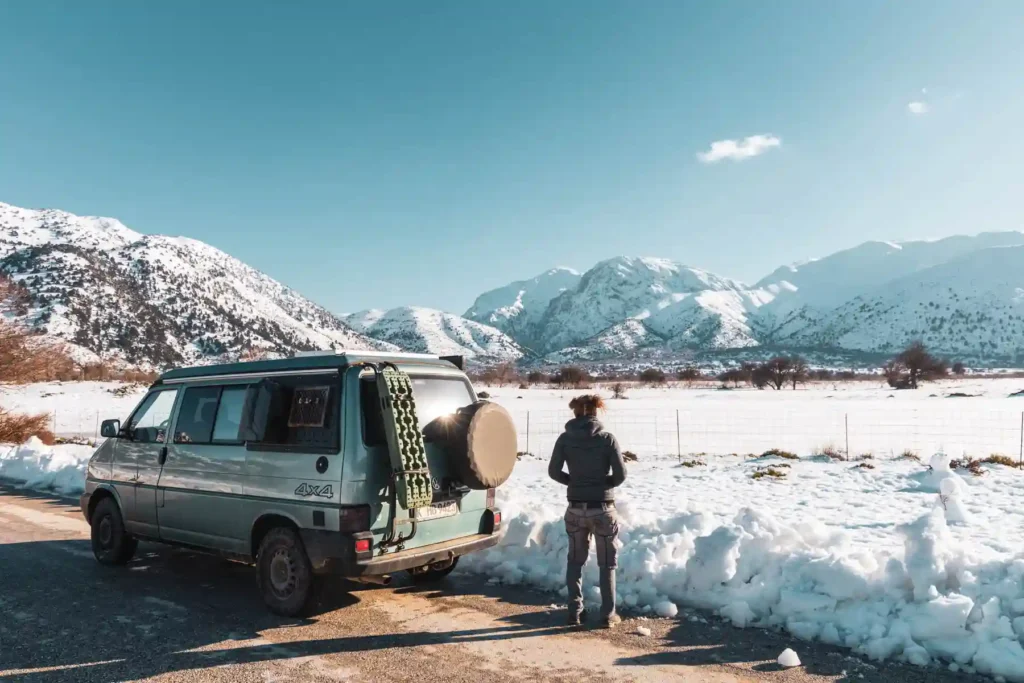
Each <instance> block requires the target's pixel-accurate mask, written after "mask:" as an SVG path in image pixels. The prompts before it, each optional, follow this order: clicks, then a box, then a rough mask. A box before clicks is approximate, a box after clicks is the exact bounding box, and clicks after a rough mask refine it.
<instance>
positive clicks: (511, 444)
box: [427, 401, 517, 490]
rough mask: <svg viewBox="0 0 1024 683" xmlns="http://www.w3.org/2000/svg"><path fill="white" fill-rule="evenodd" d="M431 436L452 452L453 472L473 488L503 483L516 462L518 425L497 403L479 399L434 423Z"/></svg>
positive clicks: (450, 457)
mask: <svg viewBox="0 0 1024 683" xmlns="http://www.w3.org/2000/svg"><path fill="white" fill-rule="evenodd" d="M427 436H428V438H430V439H432V440H436V441H438V442H440V443H441V444H442V445H443V446H444V448H445V450H446V451H447V453H448V458H449V465H450V466H451V468H452V474H454V475H455V477H456V478H457V479H458V480H459V481H461V482H462V483H463V484H465V485H466V486H468V487H469V488H471V489H476V490H483V489H491V488H496V487H498V486H501V485H502V484H504V483H505V482H506V481H508V478H509V477H510V476H512V468H514V467H515V465H516V456H517V443H516V426H515V423H514V422H512V416H511V415H509V413H508V411H507V410H505V409H504V408H502V407H501V406H499V405H498V404H497V403H490V402H487V401H478V402H477V403H473V404H472V405H468V406H466V407H465V408H460V409H459V410H458V411H456V413H455V415H453V416H451V417H449V418H447V419H444V420H437V421H435V422H434V423H432V424H431V425H430V426H429V428H428V430H427Z"/></svg>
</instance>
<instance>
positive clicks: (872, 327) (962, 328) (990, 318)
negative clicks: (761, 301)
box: [791, 245, 1024, 362]
mask: <svg viewBox="0 0 1024 683" xmlns="http://www.w3.org/2000/svg"><path fill="white" fill-rule="evenodd" d="M1022 264H1024V245H1021V246H1007V247H990V248H986V249H979V250H977V251H971V252H968V253H966V254H962V255H960V256H958V257H956V258H954V259H952V260H950V261H949V262H947V263H942V264H940V265H936V266H932V267H930V268H924V269H922V270H920V271H918V272H914V273H912V274H910V275H906V276H904V277H901V278H898V279H896V280H894V281H892V282H887V283H886V284H885V285H883V286H876V287H873V288H871V290H870V291H869V292H866V293H864V294H862V295H860V296H857V297H855V298H853V299H851V300H849V301H847V302H845V303H843V304H842V305H840V306H838V307H836V308H834V309H832V310H830V311H828V312H827V313H825V314H824V315H823V317H822V318H821V320H819V321H818V322H817V323H816V324H815V325H813V326H809V327H807V328H805V329H803V330H802V331H800V332H799V333H798V334H796V335H794V337H793V338H792V340H791V341H792V342H793V343H798V344H801V345H804V346H812V347H819V346H821V347H832V348H847V349H861V350H865V351H879V352H892V351H895V350H898V349H900V348H902V347H903V346H905V345H906V343H907V340H908V339H921V340H922V341H924V343H925V344H926V345H927V346H928V347H929V348H931V349H933V350H935V351H937V352H940V353H943V354H947V355H953V356H963V355H969V356H976V357H982V358H984V357H1000V358H1009V359H1015V360H1016V361H1017V362H1024V273H1022V269H1021V265H1022Z"/></svg>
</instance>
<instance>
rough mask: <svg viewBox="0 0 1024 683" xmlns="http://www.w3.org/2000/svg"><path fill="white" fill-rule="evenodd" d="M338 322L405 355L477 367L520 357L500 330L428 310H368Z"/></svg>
mask: <svg viewBox="0 0 1024 683" xmlns="http://www.w3.org/2000/svg"><path fill="white" fill-rule="evenodd" d="M342 319H343V320H344V321H345V323H346V324H347V325H348V326H349V327H351V328H352V329H354V330H356V331H358V332H361V333H363V334H365V335H367V336H369V337H373V338H375V339H380V340H383V341H386V342H390V343H391V344H394V345H395V346H398V347H401V348H402V349H405V350H406V351H413V352H418V353H433V354H437V355H461V356H465V357H466V358H470V359H472V360H474V361H476V362H477V363H481V364H489V363H503V362H509V361H516V360H518V359H519V358H521V357H522V355H523V351H522V349H521V348H520V347H519V345H518V344H517V343H516V342H515V341H514V340H513V339H512V338H511V337H509V336H508V335H506V334H505V333H504V332H502V331H501V330H498V329H496V328H494V327H490V326H489V325H484V324H482V323H478V322H476V321H474V320H467V319H466V318H461V317H459V316H457V315H453V314H451V313H445V312H443V311H438V310H435V309H432V308H416V307H403V308H393V309H391V310H390V311H380V310H370V311H362V312H360V313H353V314H351V315H347V316H344V317H343V318H342Z"/></svg>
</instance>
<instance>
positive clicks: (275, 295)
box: [0, 203, 393, 366]
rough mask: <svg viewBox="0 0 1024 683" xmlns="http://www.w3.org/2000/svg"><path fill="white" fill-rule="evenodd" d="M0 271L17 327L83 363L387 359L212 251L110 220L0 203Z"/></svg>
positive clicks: (292, 295) (324, 315)
mask: <svg viewBox="0 0 1024 683" xmlns="http://www.w3.org/2000/svg"><path fill="white" fill-rule="evenodd" d="M0 271H2V272H4V273H6V274H7V275H9V276H11V277H12V278H13V279H14V280H16V281H17V282H19V283H20V284H21V285H22V286H23V287H24V290H25V294H26V298H27V300H28V305H27V306H26V308H25V309H24V310H22V311H20V314H21V315H20V318H21V319H22V320H23V321H24V322H26V323H28V324H30V325H32V326H34V327H36V328H37V329H40V330H41V331H44V332H46V333H49V334H51V335H54V336H56V337H59V338H61V339H63V340H65V341H67V342H69V343H70V344H71V345H72V346H73V347H75V349H76V350H77V352H78V353H77V355H79V356H80V357H82V356H84V357H85V358H87V359H88V358H90V357H91V358H95V359H99V358H103V359H108V360H110V359H116V360H122V361H124V362H128V363H132V364H142V365H153V366H167V365H173V364H182V363H193V362H199V361H204V360H208V359H216V358H231V357H237V356H238V355H239V354H241V353H243V352H245V351H247V350H255V351H263V352H267V353H270V354H277V355H287V354H290V353H292V352H294V351H298V350H310V349H328V348H334V349H341V348H358V349H367V348H376V349H381V348H393V347H391V346H390V345H388V344H386V343H383V342H380V341H377V340H374V339H370V338H369V337H366V336H365V335H362V334H359V333H357V332H355V331H353V330H352V329H351V328H349V327H348V326H347V325H345V324H344V323H343V322H342V321H341V319H340V318H338V317H337V316H335V315H333V314H332V313H330V312H329V311H327V310H326V309H324V308H323V307H321V306H318V305H317V304H315V303H313V302H311V301H309V300H308V299H306V298H304V297H303V296H301V295H300V294H298V293H297V292H295V291H293V290H291V289H289V288H288V287H286V286H284V285H282V284H281V283H279V282H277V281H275V280H273V279H272V278H270V277H268V276H266V275H264V274H263V273H260V272H259V271H257V270H255V269H253V268H251V267H249V266H247V265H245V264H244V263H242V262H241V261H238V260H237V259H235V258H232V257H231V256H229V255H227V254H225V253H224V252H222V251H220V250H218V249H215V248H213V247H211V246H209V245H207V244H204V243H202V242H199V241H197V240H193V239H188V238H184V237H165V236H162V235H141V234H139V233H137V232H134V231H132V230H130V229H128V228H127V227H125V226H124V225H123V224H121V223H120V222H119V221H116V220H113V219H110V218H96V217H89V216H75V215H73V214H70V213H66V212H63V211H53V210H43V211H36V210H30V209H21V208H18V207H15V206H11V205H9V204H3V203H0Z"/></svg>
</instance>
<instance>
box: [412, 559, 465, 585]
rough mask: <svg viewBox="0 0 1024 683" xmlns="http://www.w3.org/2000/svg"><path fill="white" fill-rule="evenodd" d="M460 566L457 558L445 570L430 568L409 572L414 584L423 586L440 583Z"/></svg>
mask: <svg viewBox="0 0 1024 683" xmlns="http://www.w3.org/2000/svg"><path fill="white" fill-rule="evenodd" d="M458 564H459V558H457V557H456V558H455V559H454V560H452V563H451V564H450V565H448V566H447V567H445V568H444V569H433V568H430V569H425V570H423V571H420V572H412V571H411V572H409V578H410V579H411V580H412V582H413V583H415V584H418V585H421V586H422V585H425V584H431V583H437V582H438V581H441V580H442V579H444V577H446V576H448V575H449V574H451V573H452V572H453V571H455V567H457V566H458Z"/></svg>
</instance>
